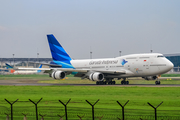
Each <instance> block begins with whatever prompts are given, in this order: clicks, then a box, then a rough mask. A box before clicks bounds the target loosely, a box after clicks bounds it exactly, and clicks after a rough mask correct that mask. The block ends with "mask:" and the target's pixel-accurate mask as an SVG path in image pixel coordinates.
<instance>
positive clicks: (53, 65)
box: [28, 62, 62, 67]
mask: <svg viewBox="0 0 180 120" xmlns="http://www.w3.org/2000/svg"><path fill="white" fill-rule="evenodd" d="M28 63H33V64H42V65H47V66H51V67H62V65H56V64H49V63H38V62H28Z"/></svg>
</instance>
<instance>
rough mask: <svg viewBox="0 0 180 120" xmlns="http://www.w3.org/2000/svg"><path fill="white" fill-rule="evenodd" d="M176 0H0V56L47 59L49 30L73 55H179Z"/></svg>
mask: <svg viewBox="0 0 180 120" xmlns="http://www.w3.org/2000/svg"><path fill="white" fill-rule="evenodd" d="M179 6H180V0H28V1H27V0H4V1H1V4H0V58H12V57H13V54H14V57H15V58H36V57H37V53H39V56H38V57H39V58H50V57H51V53H50V50H49V45H48V42H47V37H46V35H47V34H53V35H54V36H55V37H56V38H57V40H58V41H59V42H60V44H61V45H62V46H63V47H64V49H65V50H66V51H67V53H68V54H69V55H70V56H71V58H73V59H89V58H90V51H92V57H93V58H110V57H117V56H119V51H121V55H127V54H136V53H149V52H150V50H151V49H152V50H153V52H155V53H162V54H174V53H180V47H179V45H180V12H179V11H180V7H179Z"/></svg>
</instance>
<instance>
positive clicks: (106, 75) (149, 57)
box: [19, 34, 174, 85]
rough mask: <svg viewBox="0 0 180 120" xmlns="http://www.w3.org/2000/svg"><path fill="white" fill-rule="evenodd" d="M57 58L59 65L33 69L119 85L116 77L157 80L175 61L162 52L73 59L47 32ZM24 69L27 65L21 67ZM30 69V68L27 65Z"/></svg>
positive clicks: (54, 75) (61, 77) (62, 76)
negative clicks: (171, 60)
mask: <svg viewBox="0 0 180 120" xmlns="http://www.w3.org/2000/svg"><path fill="white" fill-rule="evenodd" d="M47 39H48V42H49V47H50V51H51V55H52V59H53V61H51V62H50V64H51V65H55V66H56V65H57V66H58V67H53V66H52V67H51V68H41V69H38V68H32V69H36V70H44V72H45V73H49V76H50V77H52V78H53V79H64V78H65V77H66V75H68V74H73V75H74V77H81V78H82V79H85V78H87V79H89V80H91V81H95V82H96V84H97V85H105V84H115V83H116V82H115V81H114V80H113V79H114V78H117V79H119V80H120V79H122V81H121V84H124V85H125V84H129V81H127V80H126V78H129V77H142V78H144V79H145V80H150V79H151V80H156V79H157V81H155V84H156V85H160V81H159V79H158V77H159V76H160V75H161V74H164V73H166V72H168V71H170V70H171V69H172V68H173V66H174V65H173V63H172V62H170V61H169V60H168V59H167V58H165V57H164V56H163V54H160V53H145V54H130V55H124V56H120V57H116V58H104V59H83V60H73V59H72V58H71V57H70V56H69V54H68V53H67V52H66V51H65V49H64V48H63V47H62V46H61V44H60V43H59V42H58V41H57V39H56V38H55V37H54V35H53V34H49V35H47ZM19 69H23V68H19ZM24 69H26V68H24Z"/></svg>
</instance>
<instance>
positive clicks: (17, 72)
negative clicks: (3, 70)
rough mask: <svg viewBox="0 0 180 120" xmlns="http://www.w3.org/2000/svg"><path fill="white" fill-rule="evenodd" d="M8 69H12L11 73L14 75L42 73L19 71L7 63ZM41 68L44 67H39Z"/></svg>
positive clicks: (38, 71) (37, 71)
mask: <svg viewBox="0 0 180 120" xmlns="http://www.w3.org/2000/svg"><path fill="white" fill-rule="evenodd" d="M6 66H7V68H10V69H11V71H10V72H11V73H13V74H35V73H40V72H41V70H31V71H25V70H17V69H16V68H13V67H12V66H11V65H9V64H7V63H6ZM39 68H42V65H40V66H39Z"/></svg>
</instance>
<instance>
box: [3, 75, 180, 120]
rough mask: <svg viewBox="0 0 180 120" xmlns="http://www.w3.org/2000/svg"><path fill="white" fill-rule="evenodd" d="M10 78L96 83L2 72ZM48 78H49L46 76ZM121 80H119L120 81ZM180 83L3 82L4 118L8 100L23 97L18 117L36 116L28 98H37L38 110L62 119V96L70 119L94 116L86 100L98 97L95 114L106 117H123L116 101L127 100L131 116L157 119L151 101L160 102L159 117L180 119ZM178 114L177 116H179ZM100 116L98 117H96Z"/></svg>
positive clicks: (127, 113) (175, 81)
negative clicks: (107, 84) (32, 83)
mask: <svg viewBox="0 0 180 120" xmlns="http://www.w3.org/2000/svg"><path fill="white" fill-rule="evenodd" d="M5 78H6V80H10V79H35V78H36V79H39V80H40V82H41V83H77V84H87V83H89V84H95V83H94V82H92V81H89V80H80V79H79V78H74V77H71V76H68V79H66V80H53V79H51V78H49V77H48V75H45V76H44V75H15V76H13V75H6V76H0V80H4V79H5ZM44 79H45V80H44ZM118 82H119V83H120V81H117V83H118ZM130 83H131V84H154V81H146V80H130ZM161 83H162V84H180V80H173V79H172V80H161ZM179 91H180V87H137V86H134V87H129V86H127V87H123V86H70V85H67V86H0V119H5V115H4V113H10V105H9V104H8V103H7V102H6V101H5V100H4V99H5V98H6V99H7V100H9V101H10V102H13V101H15V100H16V99H19V100H18V102H16V103H15V104H14V116H15V118H14V120H19V119H22V118H23V116H22V113H29V118H28V120H34V119H35V108H34V104H32V103H31V102H30V101H29V100H28V99H31V100H33V101H35V102H37V101H38V100H39V99H40V98H43V99H42V101H41V102H40V103H39V104H38V111H39V113H41V114H47V116H46V117H45V118H46V120H47V119H48V120H51V119H52V118H53V119H58V117H57V114H61V115H63V114H64V106H63V105H62V104H61V103H60V102H59V101H58V100H62V101H63V102H64V103H66V102H67V101H68V100H69V99H70V98H71V101H70V103H69V104H68V115H69V118H70V119H73V118H75V119H78V117H77V114H78V115H81V116H83V115H85V118H84V119H86V120H87V119H88V120H90V119H92V118H91V106H90V105H89V104H87V103H86V101H85V100H88V101H90V102H91V103H92V104H93V103H95V102H96V101H97V100H98V99H100V100H99V102H98V103H97V104H96V105H95V116H96V117H97V116H99V117H100V116H102V115H104V117H103V119H106V120H108V119H117V117H119V118H121V107H120V106H119V105H118V104H117V102H116V101H119V102H120V103H121V104H123V105H124V104H125V103H126V101H127V100H129V103H128V104H127V105H126V107H125V115H126V118H127V119H132V120H133V119H139V118H140V117H141V118H143V119H154V118H153V115H154V111H153V109H152V107H150V106H149V105H148V104H147V102H150V103H151V104H152V105H154V106H157V105H158V104H159V103H161V102H162V101H163V104H162V105H161V106H160V107H159V108H158V116H159V119H165V118H166V116H168V117H167V119H170V118H171V119H179V118H180V116H179V112H180V104H179V99H180V94H179ZM176 117H177V118H176ZM96 119H97V118H96Z"/></svg>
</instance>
